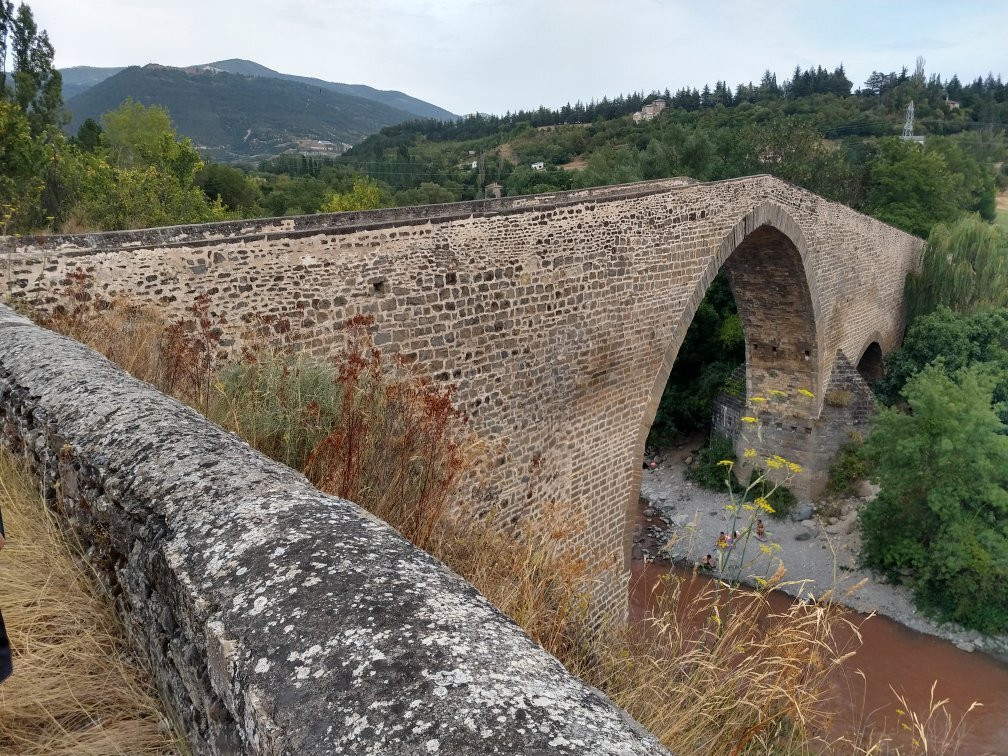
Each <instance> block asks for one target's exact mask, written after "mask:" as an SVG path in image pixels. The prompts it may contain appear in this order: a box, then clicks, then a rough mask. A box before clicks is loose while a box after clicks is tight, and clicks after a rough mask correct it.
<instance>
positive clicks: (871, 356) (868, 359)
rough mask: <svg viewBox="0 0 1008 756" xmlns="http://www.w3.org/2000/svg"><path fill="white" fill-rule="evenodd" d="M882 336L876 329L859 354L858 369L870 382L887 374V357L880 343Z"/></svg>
mask: <svg viewBox="0 0 1008 756" xmlns="http://www.w3.org/2000/svg"><path fill="white" fill-rule="evenodd" d="M881 340H882V337H881V336H880V335H879V333H878V332H877V331H876V332H875V333H873V334H872V335H871V336H869V337H868V343H867V344H865V347H864V349H862V350H861V354H860V355H859V356H858V359H857V362H856V363H855V364H856V365H857V371H858V373H860V374H861V377H862V378H864V379H865V381H866V382H867V383H869V384H871V383H873V382H874V381H877V380H878V379H880V378H882V377H883V376H885V358H884V355H883V353H882V346H881V344H880V343H879V342H880V341H881Z"/></svg>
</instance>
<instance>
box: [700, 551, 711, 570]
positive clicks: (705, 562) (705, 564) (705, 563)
mask: <svg viewBox="0 0 1008 756" xmlns="http://www.w3.org/2000/svg"><path fill="white" fill-rule="evenodd" d="M700 566H701V567H703V568H704V569H705V570H711V571H713V570H714V557H712V556H711V555H710V554H708V555H707V556H705V557H704V560H703V562H702V563H701V564H700Z"/></svg>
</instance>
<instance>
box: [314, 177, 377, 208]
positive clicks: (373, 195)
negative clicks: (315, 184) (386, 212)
mask: <svg viewBox="0 0 1008 756" xmlns="http://www.w3.org/2000/svg"><path fill="white" fill-rule="evenodd" d="M381 204H382V201H381V187H379V186H378V184H377V183H376V182H375V181H374V180H373V179H370V178H366V177H360V176H358V177H357V178H355V179H354V182H353V189H352V190H351V191H349V192H345V193H342V194H341V193H339V192H334V193H332V194H331V195H329V197H328V199H327V200H326V201H325V203H324V204H323V205H322V212H323V213H342V212H345V211H348V210H371V209H373V208H376V207H381Z"/></svg>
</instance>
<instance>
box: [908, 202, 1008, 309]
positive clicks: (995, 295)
mask: <svg viewBox="0 0 1008 756" xmlns="http://www.w3.org/2000/svg"><path fill="white" fill-rule="evenodd" d="M906 294H907V307H908V310H909V316H910V318H911V320H913V319H914V318H917V317H919V316H921V315H924V314H926V313H929V312H932V311H934V310H935V309H936V308H937V307H939V306H941V305H944V306H945V307H948V308H949V309H951V310H952V311H954V312H959V313H974V312H979V311H981V310H989V309H993V308H997V307H1008V235H1006V234H1005V232H1004V231H1002V230H1001V229H1000V228H997V227H996V226H991V225H990V224H988V223H984V222H983V221H981V220H980V219H979V218H977V217H976V216H975V215H967V216H964V217H962V218H960V219H959V220H957V221H956V222H955V223H951V224H945V223H939V224H937V225H936V226H935V227H934V228H933V229H931V234H930V235H929V236H928V241H927V244H926V245H925V247H924V258H923V262H922V264H921V270H920V272H918V273H911V274H910V275H909V276H907V286H906Z"/></svg>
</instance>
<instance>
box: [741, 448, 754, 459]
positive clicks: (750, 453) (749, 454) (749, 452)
mask: <svg viewBox="0 0 1008 756" xmlns="http://www.w3.org/2000/svg"><path fill="white" fill-rule="evenodd" d="M742 456H743V457H745V458H746V459H752V458H753V457H755V456H756V450H755V449H746V450H745V451H744V452H742Z"/></svg>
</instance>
